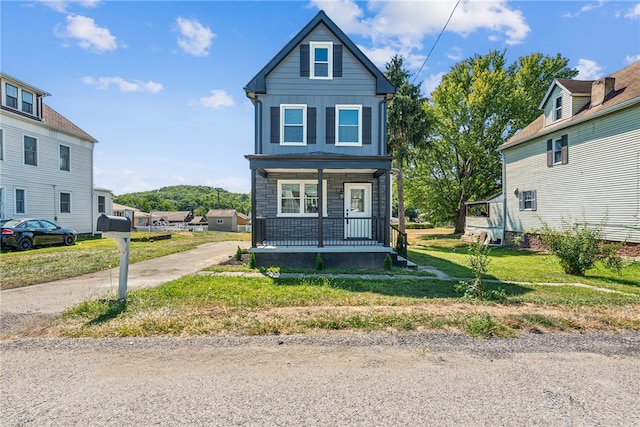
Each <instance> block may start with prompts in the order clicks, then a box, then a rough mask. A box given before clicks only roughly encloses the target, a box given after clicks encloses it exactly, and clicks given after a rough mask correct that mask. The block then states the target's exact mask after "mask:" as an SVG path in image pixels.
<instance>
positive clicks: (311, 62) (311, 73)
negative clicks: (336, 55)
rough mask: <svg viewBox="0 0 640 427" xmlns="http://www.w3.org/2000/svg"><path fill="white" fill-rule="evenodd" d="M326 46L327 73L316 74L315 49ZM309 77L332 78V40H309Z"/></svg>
mask: <svg viewBox="0 0 640 427" xmlns="http://www.w3.org/2000/svg"><path fill="white" fill-rule="evenodd" d="M316 48H326V49H327V50H328V55H327V58H328V64H327V75H326V76H316V75H315V71H316V67H315V65H316V61H315V57H316V55H315V49H316ZM309 78H310V79H316V80H333V42H309Z"/></svg>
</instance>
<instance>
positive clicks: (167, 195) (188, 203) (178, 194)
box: [114, 185, 251, 216]
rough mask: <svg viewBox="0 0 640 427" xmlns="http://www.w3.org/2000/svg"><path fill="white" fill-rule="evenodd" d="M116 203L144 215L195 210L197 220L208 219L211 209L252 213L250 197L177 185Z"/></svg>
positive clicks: (135, 195) (117, 199) (119, 199)
mask: <svg viewBox="0 0 640 427" xmlns="http://www.w3.org/2000/svg"><path fill="white" fill-rule="evenodd" d="M114 201H115V202H116V203H119V204H121V205H125V206H130V207H134V208H138V209H140V210H141V211H143V212H151V211H190V210H193V211H194V214H195V215H196V216H205V215H206V214H207V212H208V211H209V210H210V209H235V210H237V211H238V212H242V213H245V214H249V213H250V211H251V195H250V194H242V193H230V192H229V191H227V190H224V189H222V188H214V187H207V186H204V185H197V186H196V185H174V186H171V187H163V188H160V189H159V190H152V191H143V192H139V193H129V194H123V195H121V196H118V197H116V198H115V200H114Z"/></svg>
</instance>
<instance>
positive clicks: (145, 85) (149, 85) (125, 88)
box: [82, 77, 163, 93]
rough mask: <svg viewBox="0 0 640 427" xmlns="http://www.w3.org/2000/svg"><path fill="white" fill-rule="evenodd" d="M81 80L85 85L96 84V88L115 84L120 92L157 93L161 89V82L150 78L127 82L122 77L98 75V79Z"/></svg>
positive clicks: (104, 87)
mask: <svg viewBox="0 0 640 427" xmlns="http://www.w3.org/2000/svg"><path fill="white" fill-rule="evenodd" d="M82 82H83V83H84V84H87V85H91V86H96V87H98V89H108V88H109V87H110V86H112V85H115V86H117V87H118V89H119V90H120V92H145V93H158V92H160V91H161V90H162V89H163V86H162V84H161V83H155V82H152V81H151V80H149V81H148V82H142V81H140V80H134V81H130V82H129V81H126V80H125V79H123V78H122V77H99V78H98V79H94V78H93V77H84V78H83V79H82Z"/></svg>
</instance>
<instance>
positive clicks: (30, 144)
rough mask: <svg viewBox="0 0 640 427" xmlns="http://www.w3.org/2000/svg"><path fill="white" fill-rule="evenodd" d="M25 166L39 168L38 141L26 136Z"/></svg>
mask: <svg viewBox="0 0 640 427" xmlns="http://www.w3.org/2000/svg"><path fill="white" fill-rule="evenodd" d="M24 164H25V165H31V166H38V140H37V139H35V138H33V137H31V136H27V135H25V136H24Z"/></svg>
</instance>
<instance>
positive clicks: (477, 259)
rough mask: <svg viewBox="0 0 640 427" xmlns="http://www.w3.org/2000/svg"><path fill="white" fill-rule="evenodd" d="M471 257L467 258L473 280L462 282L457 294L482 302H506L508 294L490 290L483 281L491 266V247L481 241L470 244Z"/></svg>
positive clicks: (477, 240) (456, 288)
mask: <svg viewBox="0 0 640 427" xmlns="http://www.w3.org/2000/svg"><path fill="white" fill-rule="evenodd" d="M468 252H469V255H468V256H467V264H469V267H470V268H471V271H472V272H473V279H471V280H468V281H460V282H459V283H458V284H457V285H456V286H455V290H456V292H461V293H463V294H464V297H465V298H474V299H482V300H504V299H506V294H505V292H504V290H502V289H498V290H488V289H487V285H486V284H485V283H484V282H483V281H482V275H483V274H485V273H486V272H487V267H488V265H489V261H490V259H489V252H491V249H490V248H489V246H487V245H485V244H483V243H482V242H481V241H480V239H476V241H475V242H472V243H470V244H469V251H468Z"/></svg>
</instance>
